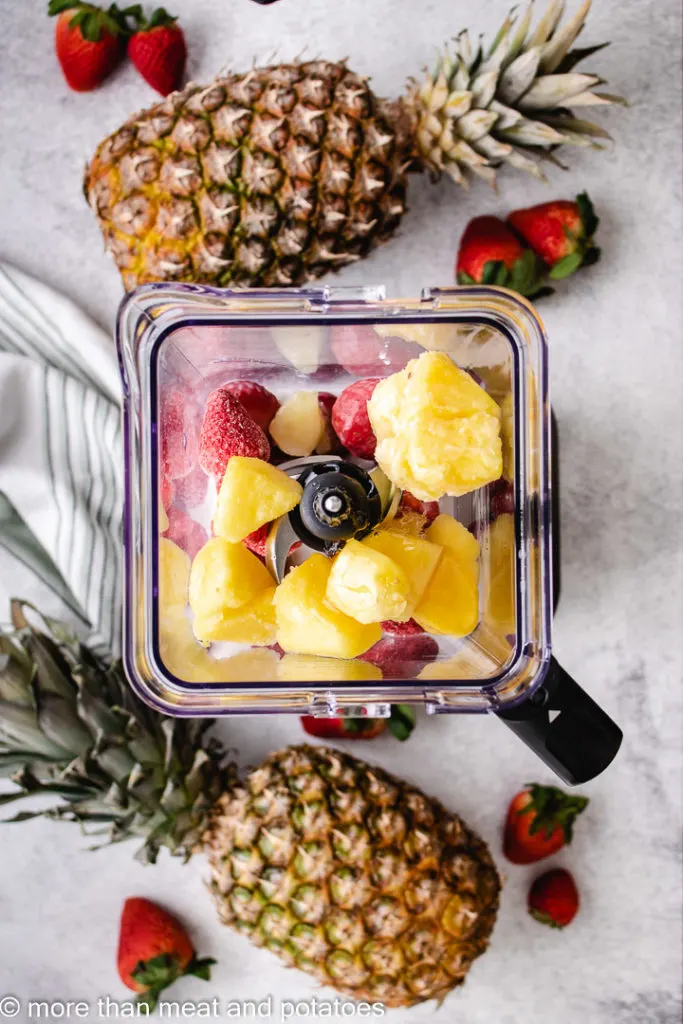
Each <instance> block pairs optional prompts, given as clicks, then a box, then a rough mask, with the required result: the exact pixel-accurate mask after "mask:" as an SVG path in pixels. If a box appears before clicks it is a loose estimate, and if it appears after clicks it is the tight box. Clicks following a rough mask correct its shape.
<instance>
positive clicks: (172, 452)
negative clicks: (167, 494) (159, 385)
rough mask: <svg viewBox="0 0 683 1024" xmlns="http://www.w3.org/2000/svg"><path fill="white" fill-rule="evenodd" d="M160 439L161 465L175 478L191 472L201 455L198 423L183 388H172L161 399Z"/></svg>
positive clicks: (163, 470)
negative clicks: (197, 429) (196, 424)
mask: <svg viewBox="0 0 683 1024" xmlns="http://www.w3.org/2000/svg"><path fill="white" fill-rule="evenodd" d="M159 405H160V410H161V414H160V426H159V435H160V438H159V443H160V448H161V467H162V472H163V474H164V476H168V477H169V478H170V479H171V480H177V479H178V478H179V477H184V476H187V474H188V473H190V472H191V470H192V469H193V468H194V466H195V463H196V458H197V441H196V433H195V431H196V426H195V423H194V422H193V417H192V414H191V411H190V408H189V406H188V404H187V402H186V396H185V395H184V394H183V392H182V391H181V390H180V388H175V387H172V388H168V389H166V390H165V391H163V392H162V394H161V400H160V403H159Z"/></svg>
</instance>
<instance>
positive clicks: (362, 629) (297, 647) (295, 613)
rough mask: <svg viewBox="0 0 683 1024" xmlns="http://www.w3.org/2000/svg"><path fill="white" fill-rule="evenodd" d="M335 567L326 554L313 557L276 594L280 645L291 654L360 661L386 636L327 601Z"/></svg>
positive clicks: (293, 573)
mask: <svg viewBox="0 0 683 1024" xmlns="http://www.w3.org/2000/svg"><path fill="white" fill-rule="evenodd" d="M331 568H332V563H331V562H330V560H329V559H327V558H325V556H324V555H318V554H316V555H311V556H310V558H307V559H306V561H305V562H303V563H302V564H301V565H298V566H296V568H294V569H291V570H290V571H289V573H288V574H287V575H286V576H285V578H284V580H283V581H282V583H281V584H280V585H279V587H278V588H277V590H276V591H275V612H276V617H277V642H278V643H279V644H280V646H281V647H282V648H283V650H284V651H286V652H287V653H290V654H319V655H321V656H322V657H328V658H356V657H358V655H359V654H364V653H365V651H367V650H368V649H369V648H370V647H372V645H373V644H376V643H377V641H378V640H379V639H380V637H381V636H382V630H381V628H380V627H379V626H378V625H364V624H362V623H360V622H358V621H357V620H356V619H352V618H351V616H350V615H344V613H343V612H340V611H339V610H338V609H337V608H333V607H332V605H331V604H329V603H328V602H327V600H326V599H325V593H326V591H327V581H328V578H329V575H330V570H331Z"/></svg>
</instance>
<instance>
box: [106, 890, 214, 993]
mask: <svg viewBox="0 0 683 1024" xmlns="http://www.w3.org/2000/svg"><path fill="white" fill-rule="evenodd" d="M215 963H216V961H215V960H210V959H204V960H197V959H196V957H195V953H194V948H193V946H192V942H191V941H190V939H189V937H188V935H187V932H186V931H185V929H184V928H183V926H182V925H181V924H180V922H179V921H176V919H175V918H174V917H172V916H171V915H170V914H169V913H168V912H167V911H166V910H162V908H161V907H158V906H157V905H156V904H155V903H151V902H150V900H145V899H141V898H140V897H134V898H133V899H128V900H126V902H125V903H124V905H123V911H122V913H121V929H120V933H119V949H118V955H117V966H118V971H119V977H120V978H121V981H122V982H123V984H124V985H127V987H128V988H131V989H133V991H134V992H140V993H143V994H144V998H143V999H141V1000H139V1001H140V1002H141V1003H146V1004H147V1006H148V1007H149V1010H150V1012H151V1011H152V1010H153V1009H154V1007H155V1005H156V1002H157V999H158V997H159V993H160V992H162V991H163V989H165V988H168V986H169V985H171V984H172V983H173V982H174V981H175V980H176V979H177V978H180V977H183V976H184V975H188V974H193V975H195V976H196V977H197V978H203V979H204V981H208V980H209V978H210V974H211V971H210V968H211V965H212V964H215Z"/></svg>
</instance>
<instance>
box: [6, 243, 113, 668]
mask: <svg viewBox="0 0 683 1024" xmlns="http://www.w3.org/2000/svg"><path fill="white" fill-rule="evenodd" d="M120 397H121V390H120V381H119V373H118V367H117V361H116V353H115V349H114V344H113V342H112V340H111V338H110V337H108V336H107V334H105V332H104V331H102V330H101V329H100V328H99V327H98V326H97V325H96V324H95V323H93V321H92V320H90V319H89V318H88V317H87V316H85V314H84V313H83V312H82V311H81V310H80V309H79V308H78V307H77V306H75V305H74V304H73V303H72V302H71V301H70V300H68V299H66V298H65V297H64V296H62V295H59V294H58V293H56V292H54V291H53V290H52V289H51V288H48V287H47V286H46V285H44V284H41V283H40V282H39V281H36V280H35V279H33V278H31V277H29V276H28V275H26V274H24V273H22V272H21V271H19V270H17V269H16V268H14V267H11V266H9V265H8V264H5V263H2V262H0V548H2V549H3V550H2V555H3V558H2V566H3V572H2V575H3V579H2V595H3V596H16V597H21V598H33V597H34V596H35V595H36V594H39V593H40V591H41V589H43V590H44V588H46V587H47V588H49V591H50V592H51V598H52V601H51V605H52V606H53V607H54V606H55V600H56V601H57V602H58V606H59V604H61V605H62V606H64V609H65V612H67V613H68V614H69V618H71V619H72V620H73V619H74V618H75V619H76V620H80V622H81V623H82V625H83V627H84V630H85V633H86V635H87V637H88V641H89V643H91V644H92V645H94V646H96V647H99V648H100V649H103V650H104V649H108V650H111V651H113V652H115V653H116V652H118V650H119V646H120V625H121V621H120V620H121V536H122V533H121V530H122V513H123V468H122V464H121V452H122V445H121V415H120ZM12 564H15V565H16V567H17V573H16V578H17V579H18V580H19V579H20V580H21V581H22V585H23V586H25V581H26V579H27V573H28V574H29V577H30V578H31V579H35V582H36V587H35V589H33V588H31V589H33V593H29V594H27V593H23V592H22V593H15V592H14V588H13V578H12V576H13V574H12V573H11V566H12ZM8 566H9V567H10V572H9V573H8ZM8 575H9V577H10V578H9V579H8ZM6 614H7V612H6V609H5V608H0V617H1V618H2V619H3V620H4V619H5V618H6Z"/></svg>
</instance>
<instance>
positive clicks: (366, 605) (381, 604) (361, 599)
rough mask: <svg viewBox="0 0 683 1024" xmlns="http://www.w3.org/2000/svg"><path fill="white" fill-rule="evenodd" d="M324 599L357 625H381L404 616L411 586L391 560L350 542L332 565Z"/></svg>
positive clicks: (352, 541) (399, 568) (401, 570)
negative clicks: (372, 623)
mask: <svg viewBox="0 0 683 1024" xmlns="http://www.w3.org/2000/svg"><path fill="white" fill-rule="evenodd" d="M326 596H327V600H328V601H329V602H330V604H332V605H334V606H335V608H338V609H339V611H341V612H345V613H346V615H350V616H351V617H352V618H354V619H357V620H358V622H363V623H370V622H383V621H384V620H385V619H398V620H399V621H400V620H401V619H402V617H403V616H404V615H405V613H406V609H407V608H408V602H409V600H410V583H409V581H408V577H407V576H406V574H405V573H404V571H403V569H401V567H400V566H399V565H397V564H396V562H394V561H393V559H391V558H389V557H388V556H387V555H384V554H382V552H381V551H376V550H374V549H373V548H370V547H368V546H367V545H365V544H360V543H359V542H358V541H357V540H350V541H348V542H347V543H346V544H345V545H344V548H343V550H342V551H340V553H339V554H338V555H337V556H336V558H335V559H334V561H333V563H332V571H331V572H330V575H329V579H328V581H327V592H326Z"/></svg>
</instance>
